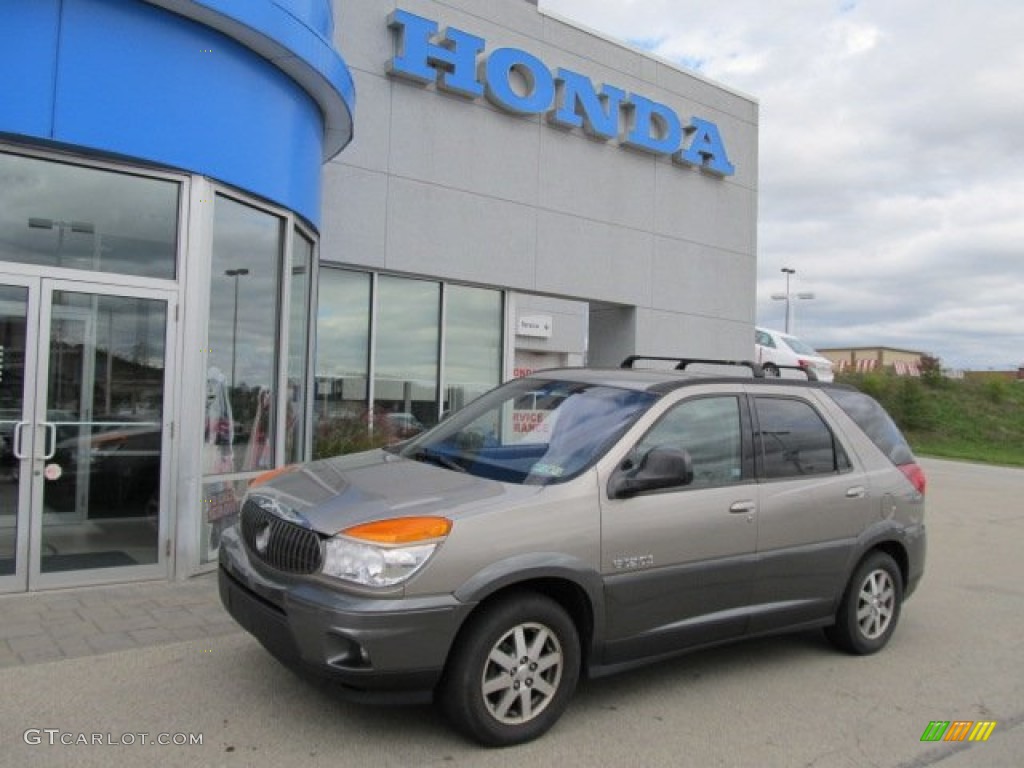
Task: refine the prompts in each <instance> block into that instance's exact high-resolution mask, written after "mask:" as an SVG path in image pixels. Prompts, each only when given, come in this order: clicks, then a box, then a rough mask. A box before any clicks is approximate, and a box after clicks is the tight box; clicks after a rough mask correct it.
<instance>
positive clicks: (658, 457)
mask: <svg viewBox="0 0 1024 768" xmlns="http://www.w3.org/2000/svg"><path fill="white" fill-rule="evenodd" d="M692 482H693V459H691V458H690V454H689V453H688V452H687V451H684V450H680V449H679V448H666V447H663V446H662V447H657V448H652V449H651V450H649V451H648V452H647V453H646V454H644V457H643V458H642V459H641V460H640V464H639V466H636V467H632V468H628V469H627V468H625V467H620V468H619V469H618V470H616V471H615V474H613V475H612V477H611V479H610V480H609V481H608V496H609V497H610V498H612V499H626V498H629V497H630V496H635V495H636V494H638V493H643V492H645V491H658V490H663V489H665V488H681V487H682V486H684V485H689V484H690V483H692Z"/></svg>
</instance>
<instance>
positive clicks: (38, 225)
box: [28, 216, 99, 269]
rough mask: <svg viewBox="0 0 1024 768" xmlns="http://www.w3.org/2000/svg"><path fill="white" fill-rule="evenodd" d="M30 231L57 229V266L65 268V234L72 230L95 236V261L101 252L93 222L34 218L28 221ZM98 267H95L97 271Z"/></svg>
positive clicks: (76, 232)
mask: <svg viewBox="0 0 1024 768" xmlns="http://www.w3.org/2000/svg"><path fill="white" fill-rule="evenodd" d="M28 226H29V229H56V230H57V266H58V267H62V266H64V258H63V256H64V233H65V232H67V231H68V230H70V231H71V232H74V233H75V234H80V235H92V236H93V261H95V260H96V254H97V253H98V251H99V239H98V237H97V235H96V225H95V224H93V223H92V222H91V221H61V220H59V219H46V218H43V217H42V216H32V217H30V218H29V220H28ZM95 268H96V266H95V265H94V266H93V269H95Z"/></svg>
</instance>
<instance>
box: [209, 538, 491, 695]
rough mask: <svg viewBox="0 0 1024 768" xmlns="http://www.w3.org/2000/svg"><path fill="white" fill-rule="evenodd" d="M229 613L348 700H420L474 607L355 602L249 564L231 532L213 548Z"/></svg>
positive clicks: (441, 601)
mask: <svg viewBox="0 0 1024 768" xmlns="http://www.w3.org/2000/svg"><path fill="white" fill-rule="evenodd" d="M218 580H219V587H220V598H221V602H222V603H223V604H224V607H225V608H226V609H227V611H228V613H230V614H231V616H232V617H233V618H234V619H235V621H237V622H238V623H239V624H240V625H241V626H242V627H243V628H245V629H246V630H247V631H248V632H249V633H250V634H252V635H253V636H254V637H255V638H256V639H257V640H259V641H260V643H262V644H263V646H264V647H265V648H266V649H267V650H268V651H270V652H271V653H272V654H274V656H276V657H278V658H279V659H280V660H281V661H283V662H284V663H286V664H289V665H291V666H297V667H300V668H302V669H303V670H305V671H307V672H312V673H314V674H316V675H318V676H322V677H326V678H328V679H331V680H333V681H334V682H336V683H339V684H340V685H341V687H342V689H343V690H345V691H346V692H347V693H349V694H350V696H351V697H352V698H360V699H385V700H391V699H393V700H410V701H418V700H426V699H429V697H430V695H431V693H432V690H433V688H434V686H435V685H436V684H437V681H438V680H439V679H440V676H441V673H442V671H443V670H444V665H445V661H446V659H447V657H448V652H449V650H450V648H451V645H452V643H453V642H454V639H455V635H456V633H457V632H458V630H459V627H461V626H462V623H463V621H464V620H465V618H466V616H467V615H468V614H469V612H470V611H471V610H472V608H473V606H472V605H470V604H466V603H461V602H459V601H458V600H456V599H455V598H454V597H452V596H451V595H441V596H431V597H416V598H390V599H388V598H381V599H375V598H372V597H362V596H359V595H353V594H350V593H347V592H343V591H341V590H335V589H332V588H331V587H330V585H328V584H325V583H323V582H321V581H318V580H314V579H308V578H305V579H303V578H298V577H289V576H287V575H285V574H276V573H275V572H273V571H270V570H268V569H265V568H263V567H258V566H257V565H256V564H254V563H253V562H252V561H251V560H250V558H249V555H248V552H247V551H246V549H245V546H244V545H243V544H242V541H241V539H240V537H239V536H238V535H237V529H230V530H228V531H226V532H225V534H224V537H223V539H222V540H221V547H220V572H219V577H218Z"/></svg>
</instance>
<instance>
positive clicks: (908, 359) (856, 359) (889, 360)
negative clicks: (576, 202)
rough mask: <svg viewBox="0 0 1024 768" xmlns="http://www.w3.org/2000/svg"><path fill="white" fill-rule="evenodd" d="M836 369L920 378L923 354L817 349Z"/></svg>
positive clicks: (891, 349)
mask: <svg viewBox="0 0 1024 768" xmlns="http://www.w3.org/2000/svg"><path fill="white" fill-rule="evenodd" d="M818 352H820V353H821V354H822V355H824V356H825V357H827V358H828V359H829V360H831V361H832V363H833V364H834V365H835V367H836V373H843V372H844V371H856V372H859V373H868V372H870V371H882V370H892V371H893V372H894V373H896V374H897V375H898V376H920V375H921V361H922V360H923V359H924V358H925V357H927V354H926V353H924V352H918V351H917V350H913V349H896V348H894V347H835V348H832V349H819V350H818Z"/></svg>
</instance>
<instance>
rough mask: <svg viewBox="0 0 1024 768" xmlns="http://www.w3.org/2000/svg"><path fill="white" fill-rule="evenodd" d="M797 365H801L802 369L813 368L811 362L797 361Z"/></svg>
mask: <svg viewBox="0 0 1024 768" xmlns="http://www.w3.org/2000/svg"><path fill="white" fill-rule="evenodd" d="M796 364H797V365H799V366H800V367H801V368H810V367H811V361H810V360H797V361H796Z"/></svg>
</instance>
